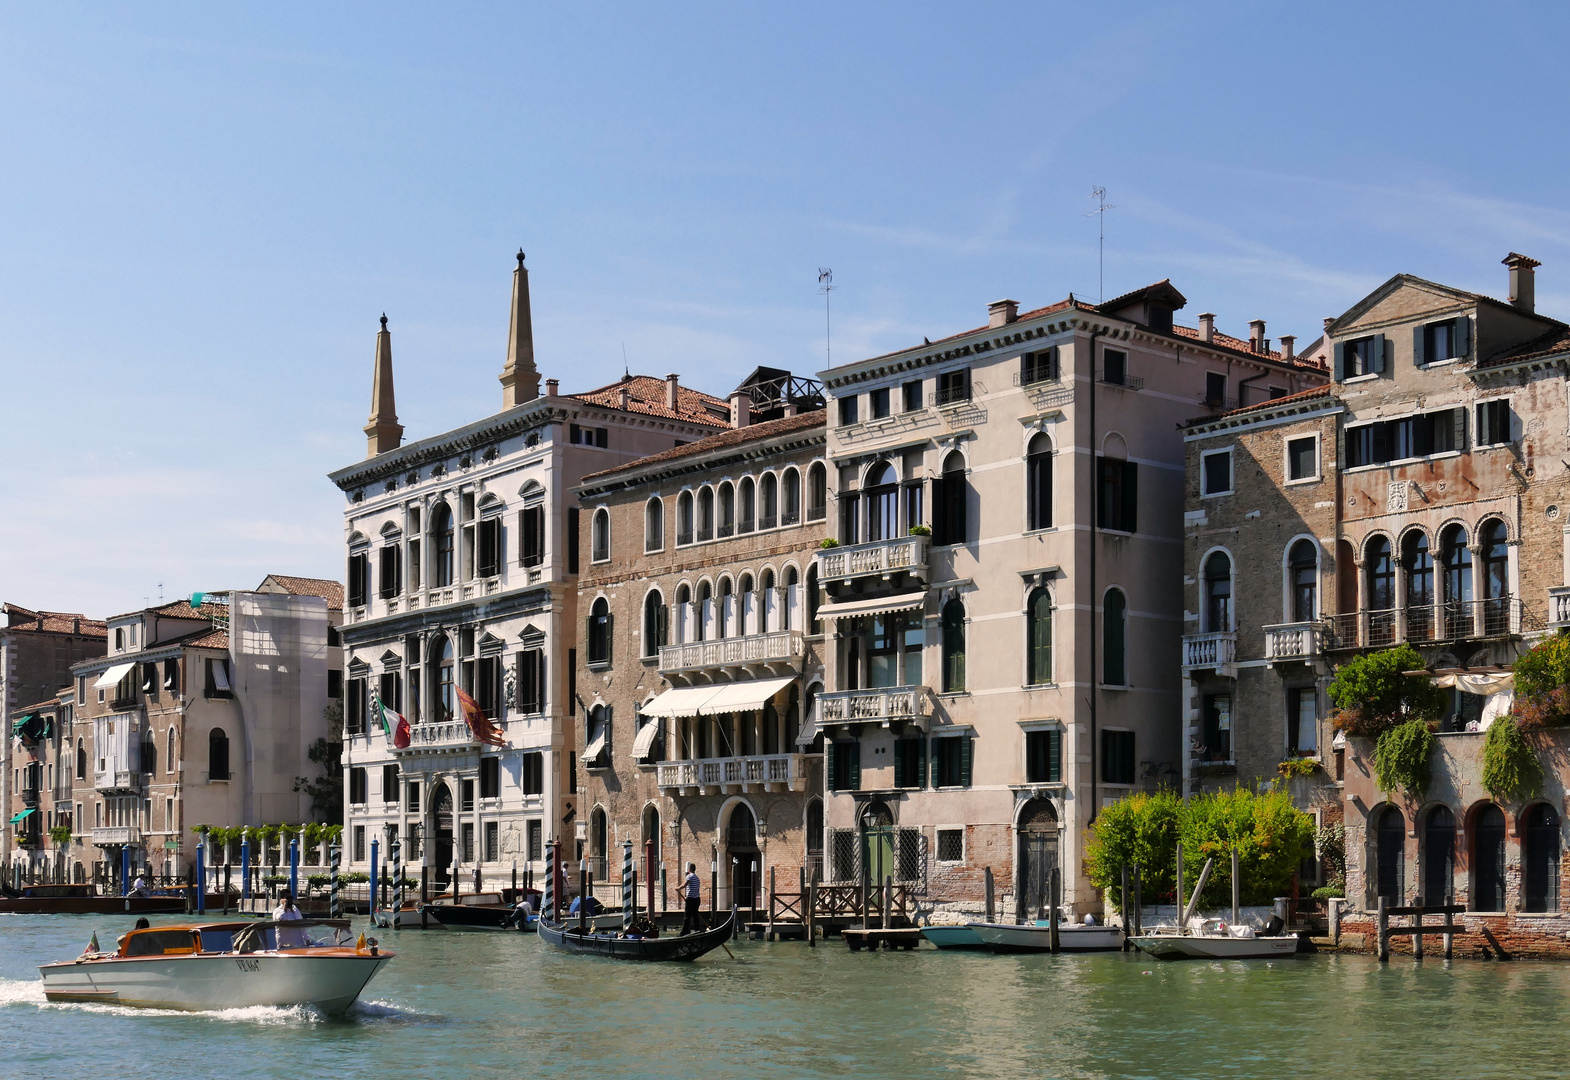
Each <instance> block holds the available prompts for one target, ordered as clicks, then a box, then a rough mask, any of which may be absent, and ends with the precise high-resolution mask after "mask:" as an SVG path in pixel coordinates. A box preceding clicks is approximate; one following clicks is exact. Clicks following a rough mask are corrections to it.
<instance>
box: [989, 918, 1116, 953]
mask: <svg viewBox="0 0 1570 1080" xmlns="http://www.w3.org/2000/svg"><path fill="white" fill-rule="evenodd" d="M970 926H971V928H972V929H973V930H975V931H976V935H977V936H978V937H979V938H981V941H982V943H983V944H985V945H986V946H987V947H988V948H989V949H991V950H992V951H993V952H1000V953H1007V952H1051V951H1052V927H1051V926H1049V925H1048V924H1047V923H1046V922H1044V921H1041V920H1037V921H1036V922H1035V923H1034V924H1031V923H971V924H970ZM1122 947H1123V932H1122V931H1121V930H1119V929H1118V928H1117V927H1115V926H1086V925H1084V924H1083V923H1059V924H1058V951H1059V952H1110V951H1112V950H1114V949H1121V948H1122Z"/></svg>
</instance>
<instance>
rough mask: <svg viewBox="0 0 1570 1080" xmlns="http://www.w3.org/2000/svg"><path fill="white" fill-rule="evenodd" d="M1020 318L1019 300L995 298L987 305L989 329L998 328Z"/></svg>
mask: <svg viewBox="0 0 1570 1080" xmlns="http://www.w3.org/2000/svg"><path fill="white" fill-rule="evenodd" d="M1018 318H1019V301H1018V300H994V301H992V303H990V304H988V305H987V329H989V330H996V329H997V328H998V327H1000V326H1007V325H1008V324H1009V323H1011V322H1014V321H1015V320H1017V319H1018Z"/></svg>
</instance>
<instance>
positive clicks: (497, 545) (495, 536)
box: [479, 517, 502, 577]
mask: <svg viewBox="0 0 1570 1080" xmlns="http://www.w3.org/2000/svg"><path fill="white" fill-rule="evenodd" d="M479 563H480V576H481V577H495V576H496V575H497V574H499V573H501V570H502V519H501V518H499V517H493V518H486V519H485V520H484V521H482V522H480V554H479Z"/></svg>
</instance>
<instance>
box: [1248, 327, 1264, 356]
mask: <svg viewBox="0 0 1570 1080" xmlns="http://www.w3.org/2000/svg"><path fill="white" fill-rule="evenodd" d="M1248 348H1249V351H1250V352H1257V353H1262V352H1264V351H1265V320H1264V319H1250V320H1249V321H1248Z"/></svg>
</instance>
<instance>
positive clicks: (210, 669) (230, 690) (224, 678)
mask: <svg viewBox="0 0 1570 1080" xmlns="http://www.w3.org/2000/svg"><path fill="white" fill-rule="evenodd" d="M206 694H207V696H208V697H210V698H232V697H234V687H233V684H231V683H230V681H229V661H228V660H227V659H225V658H224V657H209V658H208V660H207V687H206Z"/></svg>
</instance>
